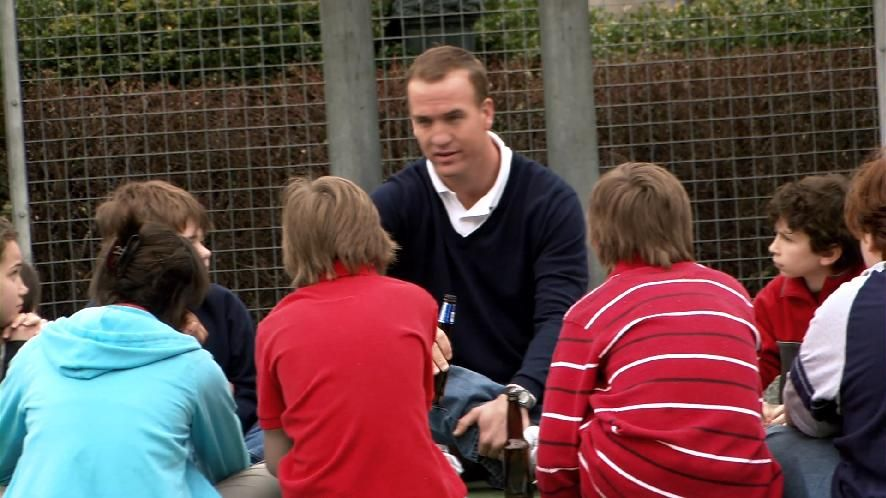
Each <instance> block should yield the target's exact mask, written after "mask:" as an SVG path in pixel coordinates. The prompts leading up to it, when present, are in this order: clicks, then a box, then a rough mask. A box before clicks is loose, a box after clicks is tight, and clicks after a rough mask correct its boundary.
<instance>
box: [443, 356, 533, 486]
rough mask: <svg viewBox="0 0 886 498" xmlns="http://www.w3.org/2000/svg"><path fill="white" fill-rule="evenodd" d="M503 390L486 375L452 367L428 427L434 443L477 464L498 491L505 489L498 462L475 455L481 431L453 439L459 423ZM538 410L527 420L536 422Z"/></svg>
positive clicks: (500, 463)
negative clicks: (453, 432)
mask: <svg viewBox="0 0 886 498" xmlns="http://www.w3.org/2000/svg"><path fill="white" fill-rule="evenodd" d="M504 388H505V386H503V385H501V384H499V383H498V382H495V381H493V380H491V379H489V378H488V377H486V376H485V375H482V374H479V373H477V372H474V371H472V370H468V369H467V368H462V367H457V366H454V365H453V366H451V367H450V368H449V376H448V377H447V379H446V388H445V389H444V390H443V396H442V398H441V399H440V404H439V406H434V407H432V408H431V413H430V421H431V422H430V423H431V434H432V435H433V437H434V442H436V443H438V444H444V445H446V446H454V447H455V448H457V449H458V451H459V453H461V456H462V457H463V458H464V459H465V460H468V461H469V462H474V463H479V464H480V465H482V466H483V468H485V469H486V470H487V471H488V472H489V479H488V480H489V484H490V485H492V486H494V487H497V488H501V487H503V485H504V469H503V468H502V462H501V460H498V459H494V458H486V457H484V456H481V455H480V454H479V453H478V451H477V441H478V440H479V438H480V431H479V430H478V429H477V426H476V425H475V426H472V427H471V428H469V429H468V430H467V431H466V432H465V433H464V434H462V435H461V436H459V437H455V436H453V435H452V431H453V430H455V426H456V424H457V423H458V420H459V419H460V418H461V417H462V416H464V415H465V414H466V413H468V412H469V411H471V409H472V408H474V407H475V406H477V405H482V404H483V403H486V402H487V401H491V400H493V399H495V398H496V397H498V395H499V394H501V392H502V391H503V390H504ZM540 413H541V407H540V406H536V407H535V408H534V409H533V410H532V413H530V418H532V419H533V420H537V419H538V416H539V415H540Z"/></svg>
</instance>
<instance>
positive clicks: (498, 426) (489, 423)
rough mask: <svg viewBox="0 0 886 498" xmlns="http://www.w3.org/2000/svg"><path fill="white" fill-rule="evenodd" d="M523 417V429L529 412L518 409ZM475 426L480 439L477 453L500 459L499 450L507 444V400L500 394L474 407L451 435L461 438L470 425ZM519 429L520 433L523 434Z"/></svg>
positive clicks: (527, 421) (527, 420)
mask: <svg viewBox="0 0 886 498" xmlns="http://www.w3.org/2000/svg"><path fill="white" fill-rule="evenodd" d="M520 411H521V412H522V415H523V428H522V429H525V428H526V427H527V426H528V425H529V412H528V411H527V410H526V409H525V408H520ZM475 424H476V425H477V428H478V429H479V430H480V438H479V441H478V444H477V450H478V451H479V453H480V454H481V455H483V456H485V457H487V458H501V456H502V453H501V450H502V449H503V448H504V447H505V444H506V443H507V442H508V398H507V396H506V395H504V394H502V395H499V397H497V398H495V399H494V400H492V401H488V402H486V403H483V404H482V405H479V406H475V407H474V408H473V409H472V410H471V411H469V412H468V413H466V414H465V415H464V416H463V417H462V418H461V419H459V421H458V424H456V426H455V430H454V431H452V434H453V435H454V436H456V437H458V436H461V435H462V434H464V433H465V431H467V430H468V428H469V427H470V426H472V425H475ZM522 429H521V431H520V432H521V433H522V432H523V431H522Z"/></svg>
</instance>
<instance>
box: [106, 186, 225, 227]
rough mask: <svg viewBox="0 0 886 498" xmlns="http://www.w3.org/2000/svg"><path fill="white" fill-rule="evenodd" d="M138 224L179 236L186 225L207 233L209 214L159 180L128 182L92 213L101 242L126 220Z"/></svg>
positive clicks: (185, 194) (181, 192) (191, 197)
mask: <svg viewBox="0 0 886 498" xmlns="http://www.w3.org/2000/svg"><path fill="white" fill-rule="evenodd" d="M128 216H134V217H135V219H136V220H137V221H138V223H158V224H160V225H165V226H168V227H169V228H171V229H173V230H175V231H177V232H179V233H181V232H183V231H184V230H185V227H186V226H187V224H188V222H189V221H192V222H194V224H195V225H197V228H199V229H201V230H203V232H204V233H205V232H208V231H209V230H210V229H211V228H212V225H211V223H210V221H209V214H207V212H206V208H205V207H203V205H202V204H200V202H198V201H197V199H195V198H194V196H193V195H191V194H190V193H189V192H188V191H186V190H184V189H182V188H179V187H176V186H175V185H172V184H171V183H168V182H165V181H163V180H148V181H141V182H128V183H124V184H123V185H120V186H119V187H117V188H116V189H115V190H114V191H113V192H111V194H110V196H108V199H107V200H106V201H105V202H103V203H102V204H101V205H100V206H99V207H98V209H96V212H95V223H96V225H97V226H98V233H99V235H100V236H101V237H102V239H107V238H109V237H113V236H114V235H115V234H116V233H118V232H119V231H120V230H121V229H122V227H123V224H124V223H125V222H126V217H128Z"/></svg>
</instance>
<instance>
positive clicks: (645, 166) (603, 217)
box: [588, 163, 694, 269]
mask: <svg viewBox="0 0 886 498" xmlns="http://www.w3.org/2000/svg"><path fill="white" fill-rule="evenodd" d="M588 233H589V235H590V239H591V245H592V247H593V249H594V250H595V252H596V254H597V258H598V259H599V260H600V263H601V264H603V265H604V266H605V267H607V268H609V269H611V268H612V267H613V266H615V264H616V263H618V262H620V261H626V262H630V261H636V260H640V261H642V262H644V263H646V264H649V265H652V266H659V267H662V268H670V267H671V265H672V264H674V263H678V262H680V261H691V260H693V259H694V258H693V252H692V208H691V207H690V205H689V196H688V195H687V194H686V190H685V189H684V188H683V185H682V184H681V183H680V180H678V179H677V177H675V176H674V175H673V174H671V173H670V172H669V171H668V170H666V169H664V168H662V167H661V166H658V165H655V164H650V163H624V164H620V165H618V166H616V167H615V168H614V169H612V170H610V171H608V172H607V173H606V174H604V175H603V176H601V177H600V179H599V180H598V181H597V183H596V184H595V185H594V189H593V190H592V191H591V200H590V205H589V206H588Z"/></svg>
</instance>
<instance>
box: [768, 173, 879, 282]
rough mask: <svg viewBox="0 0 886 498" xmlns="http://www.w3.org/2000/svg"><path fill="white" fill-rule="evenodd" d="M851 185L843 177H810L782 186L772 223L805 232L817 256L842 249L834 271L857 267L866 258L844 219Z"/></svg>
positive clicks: (773, 204)
mask: <svg viewBox="0 0 886 498" xmlns="http://www.w3.org/2000/svg"><path fill="white" fill-rule="evenodd" d="M848 186H849V182H848V181H847V180H846V178H844V177H843V176H841V175H820V176H807V177H805V178H803V179H802V180H799V181H796V182H790V183H786V184H784V185H782V186H780V187H778V189H777V190H776V191H775V194H774V195H773V196H772V199H771V200H770V201H769V204H768V206H767V214H768V215H769V221H770V222H772V223H773V224H775V223H776V222H778V220H779V219H782V220H784V222H785V223H786V224H787V226H788V228H790V229H791V230H802V231H803V232H805V233H806V235H808V236H809V245H810V248H811V249H812V251H813V252H815V253H823V252H825V251H827V250H829V249H830V248H832V247H834V246H839V247H840V249H841V254H840V258H839V259H838V260H837V261H835V262H834V264H833V265H832V266H833V269H834V270H836V271H842V270H845V269H848V268H851V267H854V266H856V265H858V264H859V263H860V262H861V261H862V258H861V251H860V250H859V248H858V241H857V240H856V239H855V237H854V236H853V235H852V233H851V232H850V231H849V229H848V228H847V227H846V223H845V222H844V219H843V204H844V203H845V201H846V190H847V189H848Z"/></svg>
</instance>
